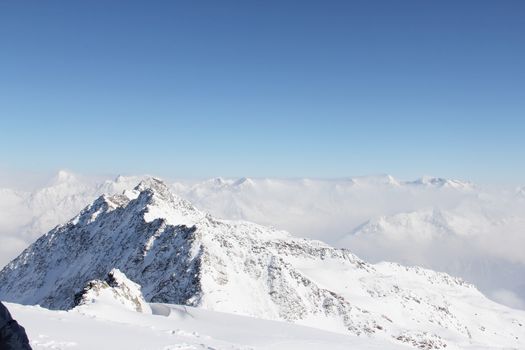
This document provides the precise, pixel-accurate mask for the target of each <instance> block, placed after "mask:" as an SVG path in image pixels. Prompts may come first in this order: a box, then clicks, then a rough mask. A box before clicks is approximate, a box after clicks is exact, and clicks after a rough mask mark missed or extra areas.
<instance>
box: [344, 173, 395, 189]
mask: <svg viewBox="0 0 525 350" xmlns="http://www.w3.org/2000/svg"><path fill="white" fill-rule="evenodd" d="M350 182H351V183H352V184H354V185H357V186H390V187H398V186H400V185H401V182H400V181H399V180H397V179H396V178H395V177H393V176H392V175H388V174H383V175H368V176H356V177H352V178H350Z"/></svg>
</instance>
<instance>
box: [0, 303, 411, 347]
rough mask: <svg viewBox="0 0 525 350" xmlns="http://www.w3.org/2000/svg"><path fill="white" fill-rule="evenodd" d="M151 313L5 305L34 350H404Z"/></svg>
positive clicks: (200, 312) (170, 308) (267, 324)
mask: <svg viewBox="0 0 525 350" xmlns="http://www.w3.org/2000/svg"><path fill="white" fill-rule="evenodd" d="M151 306H152V308H153V309H154V310H155V311H154V314H142V313H137V312H133V311H130V310H126V309H123V308H118V307H115V306H114V305H104V307H100V305H98V306H97V307H93V306H89V307H87V308H84V309H73V310H71V311H51V310H47V309H44V308H41V307H38V306H24V305H19V304H10V303H8V304H7V307H8V308H9V310H11V313H12V314H13V316H14V317H15V318H16V319H17V320H18V321H19V322H20V323H21V324H23V325H24V327H25V328H26V331H27V334H28V336H29V339H30V342H31V346H32V347H33V349H35V350H45V349H70V350H93V349H99V350H115V349H127V350H145V349H147V350H319V349H330V350H349V349H355V350H403V349H410V348H408V347H406V346H403V345H397V344H393V343H392V342H387V341H385V340H380V339H370V338H362V337H355V336H350V335H344V334H337V333H332V332H327V331H323V330H319V329H314V328H310V327H304V326H298V325H294V324H286V323H282V322H276V321H268V320H261V319H256V318H251V317H246V316H238V315H232V314H225V313H221V312H215V311H209V310H204V309H198V308H192V307H187V306H178V305H169V304H152V305H151Z"/></svg>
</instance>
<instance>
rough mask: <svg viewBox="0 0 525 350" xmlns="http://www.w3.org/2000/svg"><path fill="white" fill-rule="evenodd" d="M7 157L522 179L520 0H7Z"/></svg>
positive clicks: (3, 98)
mask: <svg viewBox="0 0 525 350" xmlns="http://www.w3.org/2000/svg"><path fill="white" fill-rule="evenodd" d="M0 39H1V41H0V42H1V48H0V121H1V124H0V169H2V170H3V171H43V172H45V171H53V170H55V169H59V168H67V169H70V170H74V171H77V172H82V173H92V174H97V173H99V174H100V173H123V174H136V173H151V174H157V175H164V176H169V177H211V176H258V177H265V176H276V177H302V176H307V177H344V176H350V175H362V174H376V173H391V174H393V175H395V176H398V177H401V178H413V177H417V176H420V175H423V174H433V175H439V176H447V177H456V178H463V179H471V180H474V181H481V182H485V183H486V182H493V183H513V184H514V183H525V162H524V161H523V159H524V158H525V157H524V153H525V137H524V133H525V115H524V111H525V2H523V1H520V0H516V1H512V0H508V1H186V2H183V1H141V2H139V1H46V2H43V1H2V2H1V3H0Z"/></svg>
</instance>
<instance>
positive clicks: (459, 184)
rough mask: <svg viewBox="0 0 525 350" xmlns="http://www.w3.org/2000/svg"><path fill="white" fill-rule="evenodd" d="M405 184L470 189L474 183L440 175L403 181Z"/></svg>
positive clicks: (473, 186)
mask: <svg viewBox="0 0 525 350" xmlns="http://www.w3.org/2000/svg"><path fill="white" fill-rule="evenodd" d="M405 184H407V185H419V186H426V187H434V188H451V189H458V190H472V189H474V188H475V185H474V184H473V183H471V182H465V181H460V180H454V179H445V178H441V177H432V176H423V177H421V178H419V179H417V180H415V181H407V182H405Z"/></svg>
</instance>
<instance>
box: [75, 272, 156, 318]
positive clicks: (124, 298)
mask: <svg viewBox="0 0 525 350" xmlns="http://www.w3.org/2000/svg"><path fill="white" fill-rule="evenodd" d="M99 303H103V304H104V303H105V304H110V305H114V304H116V305H118V306H123V307H124V308H126V309H128V310H132V311H136V312H143V313H151V308H150V306H149V305H148V303H146V301H145V300H144V297H143V295H142V293H141V291H140V286H139V285H138V284H136V283H134V282H132V281H130V280H129V279H128V278H127V277H126V275H124V274H123V273H122V272H120V271H119V270H118V269H113V270H111V271H110V272H109V273H108V276H107V277H106V279H105V280H93V281H89V282H88V283H87V285H86V286H85V287H84V289H83V290H82V291H81V292H79V293H77V294H76V295H75V306H76V308H81V309H83V310H84V309H86V306H90V307H92V305H93V304H99ZM89 310H91V308H89Z"/></svg>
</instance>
